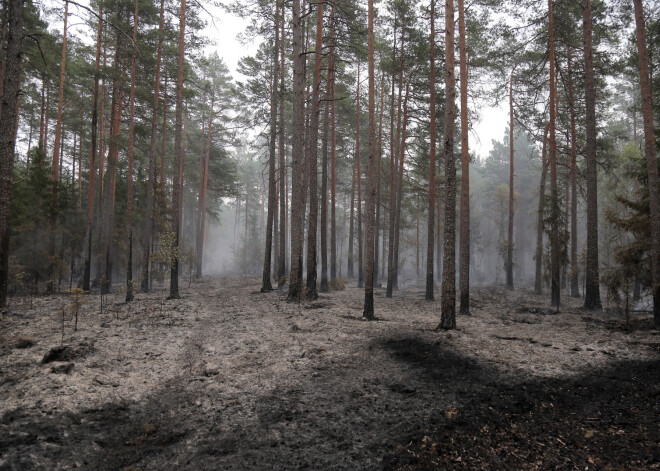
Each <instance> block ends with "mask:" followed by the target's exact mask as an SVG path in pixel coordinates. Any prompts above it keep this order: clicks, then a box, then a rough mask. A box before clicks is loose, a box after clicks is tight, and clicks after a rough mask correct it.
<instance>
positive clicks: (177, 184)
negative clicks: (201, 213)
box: [169, 0, 186, 299]
mask: <svg viewBox="0 0 660 471" xmlns="http://www.w3.org/2000/svg"><path fill="white" fill-rule="evenodd" d="M180 13H181V16H180V19H179V54H178V67H177V82H176V106H175V111H174V167H173V169H172V233H173V234H174V249H175V250H176V251H177V252H178V248H179V237H180V230H181V211H180V202H179V199H180V197H181V183H182V182H181V175H180V173H179V172H180V171H179V169H180V168H181V162H182V161H183V158H184V151H183V138H182V137H183V136H182V133H183V67H184V59H185V57H184V53H185V37H186V0H181V12H180ZM172 255H173V256H172V260H171V265H172V266H171V271H170V296H169V298H170V299H179V256H178V253H174V254H172Z"/></svg>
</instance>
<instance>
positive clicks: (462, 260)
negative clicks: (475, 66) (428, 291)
mask: <svg viewBox="0 0 660 471" xmlns="http://www.w3.org/2000/svg"><path fill="white" fill-rule="evenodd" d="M463 3H464V1H463V0H458V29H459V49H460V51H459V54H460V60H461V64H460V73H461V77H460V81H461V84H460V87H461V219H460V222H459V224H460V241H459V243H460V247H459V261H458V267H459V275H460V280H459V286H460V307H459V312H460V313H461V314H463V315H469V314H470V147H469V138H468V63H467V44H466V43H467V35H466V30H465V6H464V4H463ZM431 268H433V267H431Z"/></svg>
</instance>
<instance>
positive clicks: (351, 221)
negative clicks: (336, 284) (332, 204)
mask: <svg viewBox="0 0 660 471" xmlns="http://www.w3.org/2000/svg"><path fill="white" fill-rule="evenodd" d="M352 170H353V171H352V176H351V212H350V218H349V222H348V227H349V229H348V262H347V266H348V269H347V273H348V274H347V276H348V278H353V247H354V243H353V239H354V235H355V231H354V228H355V223H354V221H355V170H356V168H355V164H353V169H352Z"/></svg>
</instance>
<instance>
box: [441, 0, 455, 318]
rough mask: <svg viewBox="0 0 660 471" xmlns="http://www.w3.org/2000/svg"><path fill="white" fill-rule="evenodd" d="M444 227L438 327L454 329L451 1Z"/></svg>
mask: <svg viewBox="0 0 660 471" xmlns="http://www.w3.org/2000/svg"><path fill="white" fill-rule="evenodd" d="M445 65H446V75H445V97H446V104H445V129H444V139H445V147H444V150H445V228H444V229H445V230H444V250H443V255H444V258H443V266H442V301H441V320H440V325H439V326H438V328H441V329H455V328H456V161H455V159H454V101H455V96H456V78H455V77H454V0H446V1H445Z"/></svg>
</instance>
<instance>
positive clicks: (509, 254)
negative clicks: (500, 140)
mask: <svg viewBox="0 0 660 471" xmlns="http://www.w3.org/2000/svg"><path fill="white" fill-rule="evenodd" d="M515 69H516V68H515V66H514V67H513V69H511V79H510V80H509V227H508V237H507V244H506V287H507V289H509V290H511V291H513V209H514V208H513V184H514V182H513V170H514V154H515V150H514V148H513V72H514V71H515Z"/></svg>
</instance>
